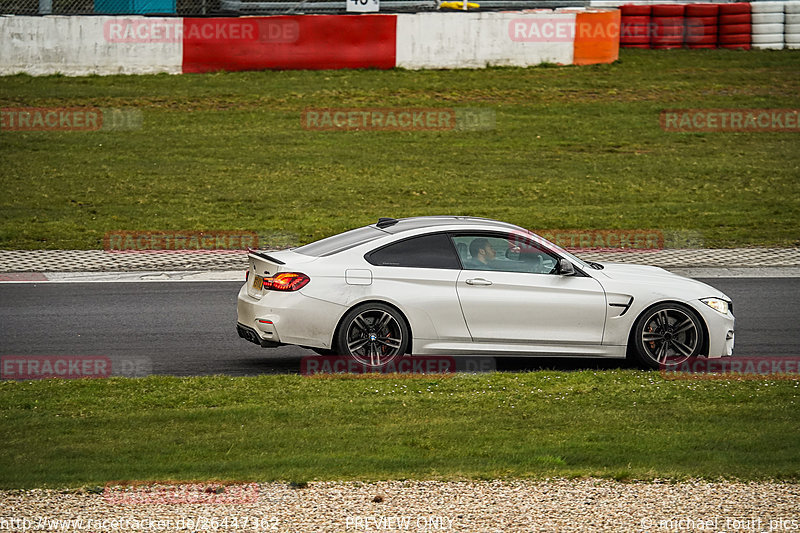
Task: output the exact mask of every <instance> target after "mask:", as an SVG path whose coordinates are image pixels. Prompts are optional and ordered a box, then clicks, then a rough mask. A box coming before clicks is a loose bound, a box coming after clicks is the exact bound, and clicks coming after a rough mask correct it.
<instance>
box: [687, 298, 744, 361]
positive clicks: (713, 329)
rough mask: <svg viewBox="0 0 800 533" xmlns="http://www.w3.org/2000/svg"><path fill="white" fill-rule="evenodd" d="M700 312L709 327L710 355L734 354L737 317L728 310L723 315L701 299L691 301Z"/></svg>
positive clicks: (728, 355)
mask: <svg viewBox="0 0 800 533" xmlns="http://www.w3.org/2000/svg"><path fill="white" fill-rule="evenodd" d="M691 303H692V304H693V307H694V308H695V309H696V310H697V311H698V312H699V313H700V315H701V316H702V318H703V321H704V322H705V323H706V328H707V329H708V357H711V358H714V357H730V356H732V355H733V344H734V340H735V329H734V325H735V323H736V319H735V318H734V316H733V314H732V313H730V312H728V313H727V314H725V315H723V314H722V313H719V312H718V311H715V310H714V309H712V308H710V307H709V306H707V305H706V304H704V303H703V302H701V301H700V300H694V301H692V302H691Z"/></svg>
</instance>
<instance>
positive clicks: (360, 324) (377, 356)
mask: <svg viewBox="0 0 800 533" xmlns="http://www.w3.org/2000/svg"><path fill="white" fill-rule="evenodd" d="M409 342H410V339H409V328H408V324H407V323H406V319H405V318H404V317H403V316H402V315H401V314H400V313H399V312H398V311H397V310H396V309H395V308H393V307H391V306H389V305H386V304H383V303H379V302H373V303H366V304H362V305H359V306H356V307H354V308H353V309H351V310H350V311H348V312H347V314H345V315H344V318H342V322H341V325H340V327H339V331H338V333H337V335H336V348H337V350H338V353H339V354H341V355H345V356H348V357H350V358H352V359H353V360H355V361H356V362H358V363H361V364H362V365H364V366H368V367H382V366H385V365H387V364H389V363H391V362H393V361H395V360H397V359H399V358H401V357H402V356H403V354H405V353H406V351H407V350H408V346H409Z"/></svg>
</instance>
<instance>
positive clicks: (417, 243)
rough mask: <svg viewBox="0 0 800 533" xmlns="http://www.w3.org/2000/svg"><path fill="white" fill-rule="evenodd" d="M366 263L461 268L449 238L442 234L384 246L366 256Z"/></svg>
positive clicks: (413, 238)
mask: <svg viewBox="0 0 800 533" xmlns="http://www.w3.org/2000/svg"><path fill="white" fill-rule="evenodd" d="M367 261H369V262H370V263H372V264H373V265H376V266H399V267H416V268H454V269H460V268H461V263H460V262H459V260H458V257H457V256H456V253H455V250H453V245H452V244H451V243H450V238H449V237H448V236H447V235H445V234H443V233H437V234H435V235H423V236H421V237H412V238H410V239H406V240H404V241H400V242H396V243H393V244H390V245H388V246H384V247H383V248H381V249H379V250H375V251H374V252H372V253H370V254H368V255H367Z"/></svg>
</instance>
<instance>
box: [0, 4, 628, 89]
mask: <svg viewBox="0 0 800 533" xmlns="http://www.w3.org/2000/svg"><path fill="white" fill-rule="evenodd" d="M19 36H24V39H23V38H20V37H19ZM618 54H619V11H617V10H602V9H589V10H580V12H571V11H564V12H559V11H556V12H553V11H549V12H545V13H523V12H510V13H509V12H505V13H420V14H414V15H380V14H376V15H293V16H271V17H242V18H185V19H182V18H160V17H103V16H100V17H79V16H76V17H50V16H47V17H17V16H0V75H6V74H15V73H19V72H26V73H29V74H34V75H41V74H54V73H62V74H66V75H85V74H135V73H142V74H144V73H154V72H170V73H181V72H213V71H218V70H263V69H339V68H383V69H388V68H393V67H395V66H399V67H404V68H412V69H417V68H481V67H486V66H490V65H515V66H529V65H537V64H540V63H543V62H552V63H560V64H577V65H583V64H592V63H610V62H612V61H615V60H616V59H617V58H618Z"/></svg>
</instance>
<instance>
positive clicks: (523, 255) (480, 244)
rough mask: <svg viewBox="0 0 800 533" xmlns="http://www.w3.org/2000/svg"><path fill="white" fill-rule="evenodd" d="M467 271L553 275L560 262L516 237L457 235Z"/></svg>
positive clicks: (459, 252) (459, 249) (458, 249)
mask: <svg viewBox="0 0 800 533" xmlns="http://www.w3.org/2000/svg"><path fill="white" fill-rule="evenodd" d="M453 244H454V245H455V248H456V250H457V251H458V255H459V257H460V258H461V263H462V264H463V265H464V268H465V269H466V270H490V271H496V272H526V273H530V274H553V273H555V271H556V263H557V261H558V259H557V258H556V257H555V256H554V255H552V254H551V253H549V252H547V251H546V250H543V249H542V248H541V247H540V246H538V245H537V244H536V243H534V242H532V241H530V240H529V239H525V238H522V237H520V236H516V235H503V236H500V235H486V234H462V235H454V236H453Z"/></svg>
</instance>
